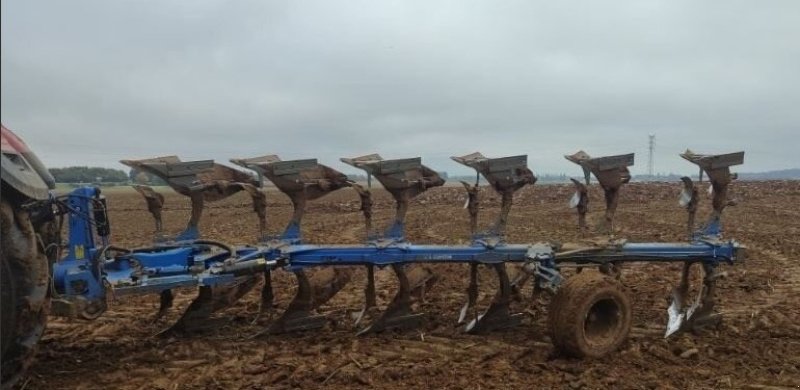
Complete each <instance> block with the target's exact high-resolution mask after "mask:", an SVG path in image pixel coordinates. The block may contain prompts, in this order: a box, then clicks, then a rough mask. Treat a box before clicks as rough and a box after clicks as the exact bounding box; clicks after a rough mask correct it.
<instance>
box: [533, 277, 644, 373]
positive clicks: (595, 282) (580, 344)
mask: <svg viewBox="0 0 800 390" xmlns="http://www.w3.org/2000/svg"><path fill="white" fill-rule="evenodd" d="M548 313H549V325H550V336H551V338H552V340H553V345H554V346H555V348H556V350H557V351H559V352H560V353H562V354H564V355H566V356H572V357H579V358H582V357H590V358H597V357H602V356H605V355H607V354H609V353H611V352H614V351H615V350H617V348H619V347H620V345H622V343H623V342H625V340H626V339H627V338H628V333H630V330H631V303H630V298H628V295H627V294H626V293H625V291H624V288H623V287H622V284H621V283H620V282H619V281H618V280H616V279H614V278H612V277H609V276H606V275H603V274H599V273H595V272H586V271H584V272H582V273H580V274H577V275H575V276H573V277H572V278H570V279H568V280H567V282H566V283H565V284H564V285H563V286H561V287H560V288H559V289H558V292H557V293H556V295H555V297H553V300H552V302H551V303H550V308H549V310H548Z"/></svg>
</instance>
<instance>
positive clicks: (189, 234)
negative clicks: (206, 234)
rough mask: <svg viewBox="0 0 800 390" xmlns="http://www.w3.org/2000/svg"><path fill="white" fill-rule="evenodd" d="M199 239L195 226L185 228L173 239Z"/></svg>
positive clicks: (198, 232)
mask: <svg viewBox="0 0 800 390" xmlns="http://www.w3.org/2000/svg"><path fill="white" fill-rule="evenodd" d="M198 238H200V230H199V229H198V228H197V226H187V227H186V229H185V230H184V231H182V232H180V234H178V235H177V236H176V237H175V241H192V240H196V239H198Z"/></svg>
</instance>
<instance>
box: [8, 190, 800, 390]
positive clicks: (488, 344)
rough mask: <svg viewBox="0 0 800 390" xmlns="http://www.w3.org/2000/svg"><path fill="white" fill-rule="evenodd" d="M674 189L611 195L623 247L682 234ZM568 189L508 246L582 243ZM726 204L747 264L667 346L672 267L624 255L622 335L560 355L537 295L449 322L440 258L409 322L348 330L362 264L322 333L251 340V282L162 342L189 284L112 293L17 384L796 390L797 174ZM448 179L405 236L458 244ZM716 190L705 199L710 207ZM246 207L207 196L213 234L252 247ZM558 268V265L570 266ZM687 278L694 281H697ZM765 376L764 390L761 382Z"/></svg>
mask: <svg viewBox="0 0 800 390" xmlns="http://www.w3.org/2000/svg"><path fill="white" fill-rule="evenodd" d="M680 188H681V185H680V184H678V183H665V184H630V185H627V186H626V187H625V188H624V189H623V191H622V197H621V200H620V206H619V210H618V212H617V219H616V226H615V227H616V229H617V235H618V236H620V237H625V238H628V239H629V240H631V241H682V240H684V239H685V217H686V215H685V212H683V211H682V210H681V209H680V208H679V206H678V204H677V197H678V193H679V192H680ZM572 191H573V190H572V186H566V185H564V186H562V185H550V186H535V187H528V188H525V189H523V190H522V191H520V193H519V195H518V197H517V199H516V201H515V205H514V208H513V210H512V217H511V219H510V223H509V230H508V241H509V242H515V243H533V242H538V241H559V242H570V241H576V240H577V239H578V233H577V217H576V215H575V214H574V211H573V210H571V209H569V208H568V207H567V201H568V199H569V197H570V196H571V195H572ZM165 195H166V203H165V210H164V221H165V228H166V229H167V230H168V231H170V232H172V233H177V232H179V231H180V230H181V229H182V227H183V226H184V224H185V223H186V221H187V220H188V217H189V211H190V207H189V202H188V199H186V198H185V197H182V196H179V195H176V194H174V193H171V192H165ZM481 195H482V199H483V200H482V205H481V206H482V214H481V225H482V226H487V225H488V224H489V223H490V221H491V220H492V219H493V217H494V215H496V212H497V209H498V208H499V198H498V197H497V196H495V195H494V194H492V193H491V192H490V190H484V191H483V192H482V194H481ZM590 195H591V203H590V205H589V207H590V210H592V211H591V212H590V215H589V218H588V220H589V222H590V224H591V223H593V222H594V223H597V222H599V220H600V218H601V213H602V203H603V202H602V198H601V194H600V192H599V190H598V189H597V188H593V189H592V192H591V194H590ZM731 196H732V197H733V198H735V199H736V200H737V201H738V202H739V205H737V206H735V207H731V208H729V209H728V210H726V215H725V218H724V227H725V235H726V237H729V238H735V239H737V240H739V241H740V242H742V243H744V244H745V245H747V247H748V248H749V249H748V258H747V260H746V261H744V262H742V263H739V264H736V265H734V266H725V269H726V270H727V271H728V276H727V278H724V279H723V280H721V281H720V282H719V289H718V293H717V298H718V302H719V303H718V309H719V310H720V311H721V312H723V313H724V321H723V323H722V324H721V325H720V326H719V327H718V328H716V329H709V330H704V331H702V332H700V333H697V334H692V333H686V334H681V335H679V336H675V337H671V338H669V339H664V337H663V332H664V327H665V324H666V308H667V305H668V297H669V294H670V291H671V290H672V288H673V287H674V286H675V285H676V284H677V282H678V279H679V276H680V265H679V264H630V265H626V266H625V268H624V271H623V276H622V280H623V282H624V284H625V286H626V287H627V289H628V291H629V293H630V296H631V300H632V302H633V304H634V309H633V329H632V331H631V335H630V338H629V339H628V340H627V341H626V342H625V343H624V344H623V345H622V346H621V348H620V349H619V351H618V352H616V353H613V354H611V355H610V356H607V357H604V358H601V359H586V360H578V359H570V358H565V357H562V356H559V355H558V354H557V353H555V352H554V350H553V347H552V346H551V344H550V339H549V336H548V335H547V330H546V329H547V328H546V324H547V304H548V301H549V298H548V297H546V296H545V297H542V298H539V299H530V298H529V297H530V294H529V291H528V290H527V289H526V291H523V296H524V297H525V299H523V300H521V301H519V302H515V304H514V309H515V310H517V311H519V312H522V313H525V318H524V320H523V324H522V326H519V327H517V328H514V329H511V330H508V331H502V332H495V333H491V334H489V335H484V336H472V335H467V334H464V333H462V332H461V329H459V328H458V327H457V326H455V320H456V318H457V316H458V310H459V309H460V307H461V305H462V304H463V302H464V300H465V299H466V294H465V290H466V287H467V281H468V275H469V271H468V267H467V266H466V265H463V266H462V265H436V266H433V268H434V269H435V270H436V271H437V273H438V274H439V281H438V282H437V284H436V285H435V286H434V287H433V288H432V290H431V291H430V292H429V293H428V294H427V299H426V301H425V302H423V303H421V304H419V305H418V307H416V310H417V311H419V312H424V313H427V317H426V318H427V322H426V324H425V326H424V327H423V328H421V329H419V330H418V331H413V332H406V333H396V332H387V333H383V334H378V335H370V336H365V337H356V336H355V332H354V329H353V327H352V315H353V313H354V312H356V311H358V310H359V309H360V307H361V305H362V304H363V299H364V298H363V287H364V277H363V275H364V274H365V272H364V271H363V270H361V269H359V270H358V271H357V273H356V275H355V276H354V278H353V281H352V282H351V283H350V284H349V285H348V286H346V287H345V288H344V289H343V290H342V291H341V292H340V293H339V294H338V295H337V296H335V297H334V298H333V299H332V300H331V301H330V302H329V303H328V304H326V305H325V306H324V307H322V312H324V313H325V314H327V315H328V316H329V317H330V318H331V324H330V325H329V326H328V327H327V329H323V330H321V331H318V332H308V333H302V334H289V335H277V336H269V337H261V338H253V337H252V336H253V335H254V334H257V333H258V332H259V331H261V330H262V329H264V328H265V327H266V326H267V325H268V324H269V321H270V319H269V318H259V319H257V318H256V313H257V311H258V302H259V291H258V288H256V289H255V290H253V291H252V292H250V293H249V294H248V295H246V296H245V297H244V298H243V299H241V300H240V301H239V302H238V303H237V304H236V305H234V306H232V307H230V308H228V309H226V310H224V311H222V312H220V313H219V314H218V315H217V317H218V318H222V319H224V320H225V321H224V322H223V324H221V326H220V327H219V328H217V329H215V330H212V331H210V332H208V333H206V334H204V335H201V336H193V337H189V338H171V339H166V340H165V339H160V338H156V337H154V334H155V333H157V332H159V331H160V330H162V329H164V328H166V327H167V326H168V325H169V324H170V323H171V321H175V320H176V319H177V318H178V316H179V313H180V312H181V311H182V310H183V309H184V308H185V307H186V306H187V305H188V304H189V302H190V301H191V299H192V298H193V297H194V295H195V291H191V290H186V291H180V292H179V293H178V296H177V298H176V308H175V309H173V310H172V312H171V313H170V314H169V315H167V317H166V318H165V319H162V320H161V321H159V322H155V323H154V322H153V321H152V317H153V316H154V315H155V313H156V311H157V308H158V297H157V296H145V297H133V298H128V297H126V298H118V299H112V300H111V302H110V309H109V311H108V312H107V313H106V314H104V315H103V316H101V317H100V318H99V319H97V320H95V321H93V322H86V321H82V320H67V319H59V318H51V320H50V322H49V326H48V330H47V332H46V335H45V337H44V339H43V341H42V342H41V345H40V350H39V354H38V357H37V360H36V363H35V364H34V366H33V367H32V369H31V370H30V371H29V373H28V375H27V377H26V378H23V380H22V381H21V382H20V383H21V386H24V387H25V388H28V389H46V388H60V389H107V388H118V389H236V388H244V389H261V388H319V387H327V388H333V389H344V388H348V389H349V388H379V389H384V388H385V389H392V388H410V387H413V388H454V389H458V388H464V389H467V388H469V389H478V388H523V387H525V388H531V387H534V388H572V389H578V388H634V389H638V388H646V389H662V388H663V389H702V388H752V389H767V388H796V386H800V368H798V367H800V263H798V255H799V254H800V234H799V233H800V209H798V204H800V182H762V183H756V182H736V183H734V184H733V185H732V188H731ZM464 199H465V194H464V191H463V189H460V188H457V187H443V188H434V189H431V190H430V191H428V192H427V193H425V194H423V195H421V196H420V197H418V198H417V199H416V200H415V201H414V203H413V204H412V207H411V211H410V212H409V216H408V226H409V227H408V232H407V236H408V238H409V240H410V241H412V242H415V243H430V244H459V243H467V242H468V239H467V237H468V229H469V222H468V216H467V213H466V211H465V210H463V209H462V206H463V204H464ZM268 201H269V208H268V212H269V221H268V224H269V229H270V231H271V232H273V233H277V232H279V231H280V230H281V228H282V226H283V224H285V223H286V221H288V219H289V215H290V212H291V206H290V204H289V200H288V198H286V197H285V196H283V195H282V194H280V193H277V192H270V193H269V195H268ZM709 204H710V200H708V199H704V200H703V202H702V204H701V211H700V213H699V214H698V217H699V218H698V219H701V216H705V215H707V214H708V208H709ZM358 207H359V204H358V196H357V195H356V194H355V192H353V191H349V190H347V189H343V190H340V191H337V192H335V193H333V194H331V195H329V196H327V197H324V198H322V199H320V200H317V201H314V202H311V204H310V206H309V213H308V214H307V215H306V219H305V221H304V225H303V234H304V237H305V239H306V240H307V241H308V242H309V243H317V244H323V243H336V244H348V243H349V244H356V243H359V242H361V241H362V238H363V236H364V228H363V223H362V219H361V214H360V212H359V210H358ZM109 208H110V217H111V223H112V231H113V233H112V234H113V242H115V243H116V244H117V245H123V246H130V247H133V246H140V245H146V244H148V243H149V242H151V239H152V233H153V229H154V224H153V222H152V220H151V218H150V216H149V214H148V213H147V211H146V205H145V202H144V199H142V198H141V197H140V196H139V195H138V194H136V193H133V192H124V191H120V192H113V193H111V194H110V195H109ZM251 210H252V208H251V204H250V199H249V197H248V196H247V195H245V194H237V195H235V196H233V197H231V198H229V199H226V200H223V201H220V202H216V203H211V204H208V208H207V209H206V212H205V214H204V215H203V219H202V222H201V224H202V226H201V229H202V231H203V233H204V235H205V237H207V238H211V239H217V240H223V241H227V242H230V243H233V244H246V243H254V242H255V240H256V239H255V238H256V236H257V226H258V225H257V221H256V218H255V216H254V214H253V213H252V211H251ZM374 210H375V223H376V226H383V225H385V224H386V222H387V221H388V220H389V218H390V217H391V215H392V212H393V203H392V201H391V198H390V197H389V196H388V194H386V193H384V192H381V191H378V192H377V194H376V201H375V206H374ZM567 274H568V275H569V274H570V273H569V272H567ZM273 275H274V288H275V292H276V302H277V305H278V308H277V311H278V312H280V311H281V310H282V309H283V308H285V307H286V305H287V304H288V303H289V301H290V300H291V298H292V296H293V294H294V291H295V288H296V286H295V282H294V280H293V277H292V276H291V274H289V273H287V272H281V271H279V272H275V273H273ZM480 277H481V279H480V281H481V296H480V300H479V304H480V305H481V307H486V306H487V305H488V303H489V302H490V300H491V299H492V296H493V294H494V286H496V282H495V280H494V276H493V274H492V273H491V272H490V271H489V270H488V269H483V268H482V270H481V274H480ZM698 277H699V276H698ZM376 279H377V288H378V291H379V296H378V300H379V304H382V305H385V304H386V303H387V302H388V301H389V300H390V299H391V298H392V295H393V294H394V290H395V286H396V282H395V280H394V276H393V274H392V272H391V270H390V269H388V268H387V269H384V270H380V271H377V272H376ZM771 386H772V387H771Z"/></svg>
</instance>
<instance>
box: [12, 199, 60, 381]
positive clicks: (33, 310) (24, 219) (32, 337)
mask: <svg viewBox="0 0 800 390" xmlns="http://www.w3.org/2000/svg"><path fill="white" fill-rule="evenodd" d="M0 224H1V225H0V227H2V230H1V231H0V241H1V242H0V244H2V245H0V263H1V264H0V272H2V274H0V279H2V280H0V282H2V285H0V290H2V291H1V292H2V302H0V303H1V305H0V321H2V323H1V324H0V325H2V328H0V342H2V346H0V351H2V356H1V357H0V360H1V361H2V367H0V386H2V388H3V389H5V388H10V387H11V386H13V385H14V383H15V382H16V381H17V380H18V379H19V377H20V376H21V375H22V373H24V372H25V370H26V369H27V368H28V366H30V364H31V362H32V361H33V356H34V353H35V351H36V345H37V343H38V341H39V339H40V338H41V337H42V333H44V328H45V325H46V323H47V314H48V311H49V308H50V297H49V294H48V284H49V264H48V260H47V257H46V256H45V255H44V253H43V252H42V249H41V248H40V245H39V241H38V239H37V235H36V232H35V231H34V228H33V226H32V225H31V221H30V217H29V215H28V213H27V212H25V211H21V210H16V209H15V208H14V207H13V206H12V204H11V203H9V202H8V201H7V200H6V199H2V200H0Z"/></svg>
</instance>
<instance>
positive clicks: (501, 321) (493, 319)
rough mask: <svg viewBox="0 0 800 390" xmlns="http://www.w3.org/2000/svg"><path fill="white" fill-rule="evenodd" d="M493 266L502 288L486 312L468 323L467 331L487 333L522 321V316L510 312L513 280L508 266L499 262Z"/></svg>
mask: <svg viewBox="0 0 800 390" xmlns="http://www.w3.org/2000/svg"><path fill="white" fill-rule="evenodd" d="M492 267H493V268H494V270H495V272H496V273H497V277H498V279H499V282H500V289H499V290H498V291H497V295H495V297H494V300H493V301H492V304H491V305H490V306H489V308H488V309H487V310H486V312H485V313H483V314H482V315H480V316H478V318H476V319H474V320H472V321H471V322H470V323H469V324H467V327H466V331H467V332H468V333H486V332H489V331H492V330H496V329H505V328H510V327H513V326H517V325H519V323H520V319H521V318H520V317H521V316H520V315H519V314H511V312H510V307H509V305H510V303H511V282H510V280H509V278H508V273H507V272H506V266H505V264H504V263H497V264H492Z"/></svg>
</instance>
